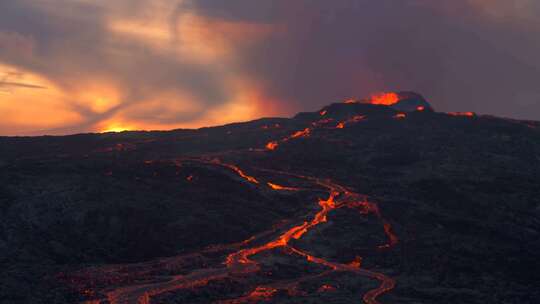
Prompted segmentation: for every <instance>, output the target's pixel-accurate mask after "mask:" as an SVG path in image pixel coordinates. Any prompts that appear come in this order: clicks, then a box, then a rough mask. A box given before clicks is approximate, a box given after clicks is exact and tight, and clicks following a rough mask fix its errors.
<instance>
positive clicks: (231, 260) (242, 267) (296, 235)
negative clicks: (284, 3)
mask: <svg viewBox="0 0 540 304" xmlns="http://www.w3.org/2000/svg"><path fill="white" fill-rule="evenodd" d="M192 161H193V160H192ZM199 161H200V162H201V163H202V164H205V165H212V166H219V167H223V168H227V169H229V170H232V171H233V172H235V173H236V174H237V175H238V176H240V177H241V178H242V179H243V180H244V181H245V182H247V183H252V184H256V185H260V184H261V183H260V182H259V180H258V179H256V178H255V177H253V176H249V175H247V174H246V173H245V172H244V171H243V170H241V169H240V168H238V167H237V166H236V165H231V164H227V163H223V162H221V161H219V160H217V159H214V160H211V161H205V160H199ZM258 170H261V171H265V170H264V169H258ZM266 171H268V172H274V173H276V174H279V173H280V172H279V171H271V170H266ZM281 173H282V174H286V175H288V176H290V177H294V178H297V179H302V180H304V181H305V182H310V183H312V184H313V186H317V187H322V188H324V189H326V190H327V191H328V198H326V199H321V200H319V203H318V204H319V207H320V209H319V211H318V212H316V213H314V214H312V215H311V219H310V220H308V221H305V222H303V223H301V224H298V225H295V226H292V227H290V228H288V229H286V230H284V231H282V232H281V233H280V234H278V235H277V236H276V237H275V238H274V239H272V240H270V241H268V242H266V243H264V244H262V245H258V246H253V247H247V248H243V249H239V250H237V251H234V252H232V253H230V254H228V255H227V256H226V259H225V262H224V265H225V267H214V268H212V267H208V268H203V269H198V270H194V271H192V272H191V273H189V274H186V275H173V276H169V277H163V276H161V277H157V278H156V279H155V280H150V281H148V279H147V281H146V283H139V284H137V283H132V284H133V285H129V286H124V287H118V288H115V289H111V290H108V291H105V294H106V300H107V301H108V303H110V304H120V303H137V304H149V303H151V299H152V297H153V296H156V295H160V294H163V293H165V292H172V291H176V290H181V289H194V288H203V287H204V286H206V285H207V284H208V283H209V282H211V281H215V280H220V279H225V278H232V277H235V276H240V277H245V276H246V275H248V274H253V273H257V272H258V271H259V270H260V266H259V264H258V263H257V262H255V261H254V260H252V259H251V257H253V256H255V255H257V254H259V253H262V252H266V251H270V250H272V249H276V248H283V249H286V250H284V252H285V253H287V252H289V253H290V254H293V255H297V256H299V257H302V258H304V259H306V260H307V261H308V262H310V263H314V264H318V265H321V266H323V267H326V268H327V269H328V271H327V272H324V273H322V274H318V275H316V276H317V277H319V276H323V275H327V274H329V273H330V272H350V273H355V274H358V275H361V276H365V277H367V278H370V279H375V280H378V281H380V282H381V284H380V286H379V287H377V288H375V289H373V290H370V291H368V292H367V293H366V294H365V295H364V296H363V301H364V303H366V304H377V303H379V302H378V301H377V297H378V296H380V295H381V294H383V293H385V292H387V291H389V290H391V289H392V288H393V287H394V286H395V281H394V280H393V279H392V278H390V277H388V276H386V275H384V274H382V273H377V272H373V271H370V270H366V269H363V268H361V262H362V258H361V257H357V258H356V259H355V260H354V261H352V262H351V263H346V264H343V263H337V262H332V261H329V260H326V259H324V258H321V257H316V256H313V255H311V254H310V253H308V252H306V251H303V250H300V249H298V248H296V247H294V244H291V242H293V241H294V240H300V239H301V238H302V237H303V236H304V235H305V234H306V233H308V232H309V231H310V230H311V229H313V228H314V227H316V226H318V225H321V224H323V223H326V222H327V221H328V216H329V213H330V212H331V211H332V210H335V209H339V208H348V209H355V210H358V211H359V212H360V213H361V214H370V213H371V214H375V215H376V216H377V218H378V219H380V220H381V221H382V223H383V227H384V231H385V233H386V235H387V237H388V239H389V244H388V245H385V247H391V246H393V245H395V244H396V243H397V241H398V240H397V237H396V236H395V235H394V234H393V233H392V229H391V226H390V224H389V223H388V222H387V221H386V220H384V219H383V218H382V216H381V212H380V210H379V208H378V206H377V205H376V204H375V203H373V202H370V201H368V200H367V198H366V197H365V196H362V195H359V194H357V193H354V192H351V191H349V190H348V189H347V188H345V187H343V186H340V185H338V184H336V183H334V182H332V181H330V180H326V179H320V178H317V177H308V176H302V175H295V174H292V173H286V172H281ZM266 184H267V185H268V186H269V187H270V188H271V189H273V190H289V191H292V190H295V191H298V190H300V189H299V188H292V187H284V186H280V185H277V184H274V183H271V182H267V183H266ZM272 233H275V230H271V231H269V232H265V233H263V234H261V235H267V234H272ZM261 235H259V236H253V237H251V238H249V239H248V240H246V241H244V242H242V243H239V244H237V245H230V246H224V247H215V248H213V249H212V250H214V251H216V252H219V251H220V250H231V249H234V248H235V247H236V246H241V247H245V246H248V245H249V244H250V243H251V242H254V241H255V240H257V239H259V238H260V237H261ZM178 258H180V259H182V257H181V256H180V257H178ZM178 258H171V260H173V261H174V260H175V259H178ZM143 265H144V264H143ZM141 267H142V268H143V269H144V266H141ZM148 267H150V269H153V268H152V264H148ZM139 271H140V270H139ZM142 273H145V272H142ZM303 279H306V278H301V279H297V280H293V281H292V282H287V283H282V284H279V282H278V284H275V285H274V286H266V287H265V286H259V287H257V288H256V289H255V290H254V291H252V292H250V293H248V294H247V295H245V296H244V297H242V298H239V299H235V300H227V301H222V303H246V302H248V303H253V302H262V301H266V300H270V299H271V298H272V297H274V295H275V294H276V293H277V292H278V290H280V289H286V290H289V291H291V290H293V289H295V288H294V286H296V285H297V284H298V283H299V282H300V281H301V280H303ZM330 289H331V288H323V290H324V291H328V290H330ZM92 292H93V293H92V294H94V291H92ZM289 294H291V292H289ZM87 303H96V304H100V303H103V302H102V300H92V301H89V302H87Z"/></svg>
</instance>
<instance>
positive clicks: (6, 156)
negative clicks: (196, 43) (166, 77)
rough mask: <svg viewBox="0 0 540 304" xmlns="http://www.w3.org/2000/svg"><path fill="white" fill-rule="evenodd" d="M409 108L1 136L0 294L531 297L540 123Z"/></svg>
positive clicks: (51, 298) (221, 298) (73, 298)
mask: <svg viewBox="0 0 540 304" xmlns="http://www.w3.org/2000/svg"><path fill="white" fill-rule="evenodd" d="M421 105H422V106H421V107H418V108H417V109H416V110H412V111H410V112H399V111H398V109H399V110H402V108H400V107H389V106H388V105H385V104H384V103H380V104H365V103H359V102H354V101H349V102H346V103H336V104H332V105H329V106H327V107H325V108H323V109H321V110H320V111H318V112H313V113H300V114H298V115H296V116H295V117H293V118H291V119H285V118H275V119H274V118H268V119H261V120H257V121H252V122H247V123H238V124H233V125H227V126H222V127H215V128H204V129H199V130H176V131H169V132H123V133H107V134H84V135H74V136H66V137H34V138H8V137H5V138H0V169H1V170H0V180H1V182H0V267H2V270H3V271H2V272H1V273H0V283H1V284H0V303H79V302H84V301H89V302H88V303H263V302H268V303H325V302H330V303H362V301H363V302H365V303H539V302H540V290H538V286H539V285H540V274H539V272H538V270H539V269H540V262H539V261H538V252H540V186H539V185H540V182H539V181H540V124H539V123H538V122H530V121H515V120H507V119H502V118H496V117H489V116H476V115H474V114H472V113H436V112H433V111H432V109H431V108H428V107H424V106H423V104H421ZM414 106H415V103H414V102H412V103H411V101H410V100H407V108H408V109H409V108H411V107H412V109H414Z"/></svg>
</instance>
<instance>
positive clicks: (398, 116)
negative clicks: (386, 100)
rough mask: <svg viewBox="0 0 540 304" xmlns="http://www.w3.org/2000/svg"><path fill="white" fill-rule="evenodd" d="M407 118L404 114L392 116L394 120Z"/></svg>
mask: <svg viewBox="0 0 540 304" xmlns="http://www.w3.org/2000/svg"><path fill="white" fill-rule="evenodd" d="M406 117H407V114H405V113H398V114H396V115H394V118H396V119H403V118H406Z"/></svg>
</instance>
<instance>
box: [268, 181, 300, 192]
mask: <svg viewBox="0 0 540 304" xmlns="http://www.w3.org/2000/svg"><path fill="white" fill-rule="evenodd" d="M267 185H268V187H270V188H272V189H274V190H285V191H298V190H300V189H298V188H293V187H285V186H280V185H278V184H274V183H270V182H268V183H267Z"/></svg>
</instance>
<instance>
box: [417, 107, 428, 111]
mask: <svg viewBox="0 0 540 304" xmlns="http://www.w3.org/2000/svg"><path fill="white" fill-rule="evenodd" d="M425 109H426V107H424V106H418V107H416V111H419V112H422V111H424V110H425Z"/></svg>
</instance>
